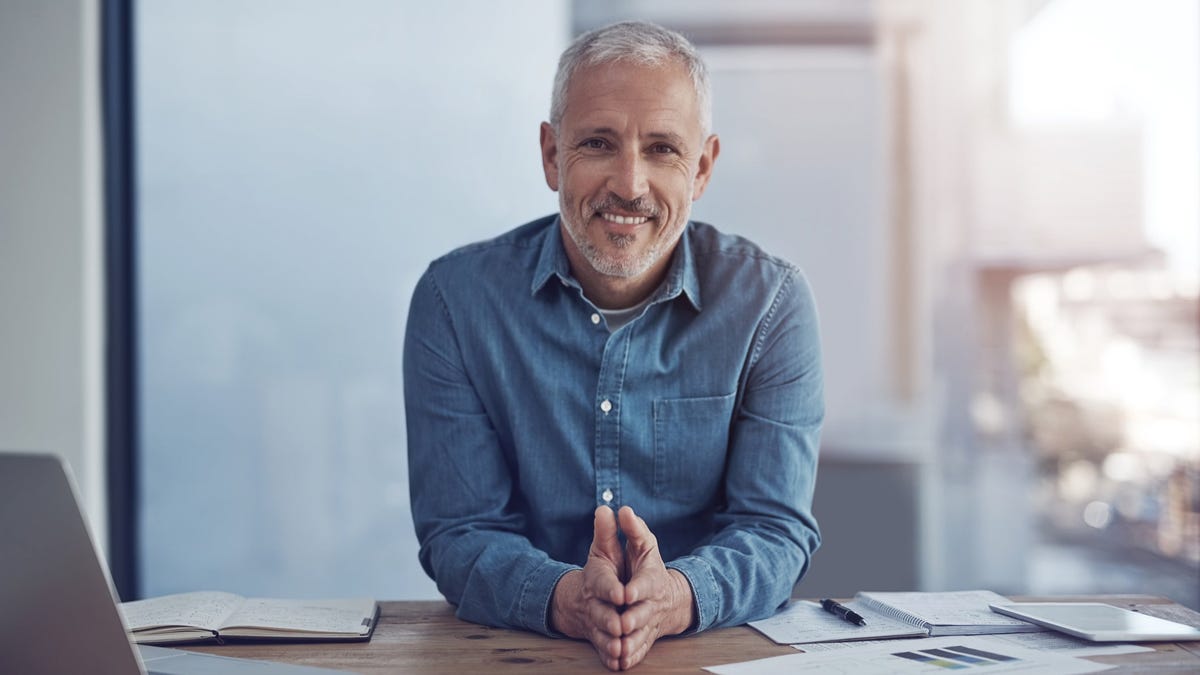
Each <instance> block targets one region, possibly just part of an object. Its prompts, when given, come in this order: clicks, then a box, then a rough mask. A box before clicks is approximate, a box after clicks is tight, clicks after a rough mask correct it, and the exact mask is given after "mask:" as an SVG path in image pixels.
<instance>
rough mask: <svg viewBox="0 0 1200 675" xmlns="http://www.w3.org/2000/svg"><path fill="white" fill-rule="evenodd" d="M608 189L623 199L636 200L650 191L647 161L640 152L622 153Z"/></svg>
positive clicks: (610, 177)
mask: <svg viewBox="0 0 1200 675" xmlns="http://www.w3.org/2000/svg"><path fill="white" fill-rule="evenodd" d="M608 189H609V190H610V191H612V193H613V194H615V195H617V196H618V197H620V198H621V199H626V200H630V201H632V200H634V199H637V198H638V197H643V196H645V195H646V193H647V192H649V190H650V186H649V183H648V181H647V177H646V160H645V158H643V157H642V156H641V154H640V153H638V152H622V153H621V154H620V155H618V156H617V157H616V159H615V166H614V167H613V170H612V173H611V174H610V175H609V179H608Z"/></svg>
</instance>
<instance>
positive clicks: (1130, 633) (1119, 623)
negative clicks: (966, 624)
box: [991, 602, 1200, 642]
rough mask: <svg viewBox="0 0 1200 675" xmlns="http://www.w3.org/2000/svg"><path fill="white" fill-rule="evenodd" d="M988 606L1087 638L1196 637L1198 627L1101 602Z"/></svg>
mask: <svg viewBox="0 0 1200 675" xmlns="http://www.w3.org/2000/svg"><path fill="white" fill-rule="evenodd" d="M991 608H992V609H993V610H994V611H996V612H999V613H1001V614H1005V615H1007V616H1011V617H1015V618H1018V619H1024V620H1026V621H1031V622H1033V623H1036V624H1039V625H1042V626H1046V627H1048V628H1054V629H1056V630H1061V631H1063V632H1065V633H1068V634H1070V635H1075V636H1078V637H1082V638H1086V639H1088V640H1096V641H1114V640H1121V641H1129V642H1136V641H1139V640H1200V629H1196V628H1192V627H1191V626H1187V625H1184V624H1181V623H1176V622H1174V621H1167V620H1166V619H1159V618H1157V617H1153V616H1148V615H1146V614H1139V613H1138V612H1131V611H1129V610H1127V609H1121V608H1119V607H1113V606H1112V605H1105V604H1102V603H1095V602H1025V603H1019V604H1009V605H991Z"/></svg>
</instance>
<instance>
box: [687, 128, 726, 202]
mask: <svg viewBox="0 0 1200 675" xmlns="http://www.w3.org/2000/svg"><path fill="white" fill-rule="evenodd" d="M719 154H721V139H719V138H717V135H716V134H713V135H711V136H709V137H708V138H707V139H706V140H705V141H704V152H702V153H701V154H700V166H699V167H698V168H697V169H696V178H695V179H693V181H692V201H696V200H697V199H700V195H702V194H704V189H705V188H707V187H708V181H709V179H711V178H712V172H713V165H714V164H716V163H717V155H719Z"/></svg>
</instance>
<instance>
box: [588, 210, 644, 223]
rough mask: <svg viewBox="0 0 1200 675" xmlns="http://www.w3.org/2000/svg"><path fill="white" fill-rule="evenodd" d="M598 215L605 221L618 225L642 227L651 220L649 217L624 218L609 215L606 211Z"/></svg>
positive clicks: (612, 214) (613, 214)
mask: <svg viewBox="0 0 1200 675" xmlns="http://www.w3.org/2000/svg"><path fill="white" fill-rule="evenodd" d="M597 215H599V216H600V217H601V218H603V219H604V220H607V221H608V222H610V223H615V224H617V225H641V224H642V223H644V222H646V221H648V220H650V218H649V217H647V216H622V215H620V214H617V213H608V212H606V211H602V212H600V213H599V214H597Z"/></svg>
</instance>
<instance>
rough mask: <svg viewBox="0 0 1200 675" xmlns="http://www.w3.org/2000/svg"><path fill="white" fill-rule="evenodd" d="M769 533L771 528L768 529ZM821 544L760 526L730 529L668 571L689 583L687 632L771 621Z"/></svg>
mask: <svg viewBox="0 0 1200 675" xmlns="http://www.w3.org/2000/svg"><path fill="white" fill-rule="evenodd" d="M772 529H773V528H772ZM818 542H819V538H818V536H817V534H816V532H815V530H814V531H810V533H809V535H808V536H803V535H801V536H800V537H799V538H797V537H796V535H795V534H783V533H782V532H778V531H771V529H767V528H763V527H761V526H760V525H754V524H745V525H738V524H735V525H730V526H727V527H725V528H724V529H722V530H721V531H720V532H719V533H718V534H717V535H716V536H715V537H714V538H713V539H712V540H710V541H709V543H707V544H706V545H704V546H701V547H699V548H697V549H696V550H695V551H693V552H692V553H691V554H689V555H686V556H683V557H680V558H677V559H675V560H673V561H671V562H669V563H667V567H668V568H670V569H671V570H673V571H677V572H679V573H681V574H682V575H684V576H685V577H686V578H687V581H688V583H689V585H690V587H691V591H692V592H693V593H694V595H695V611H696V617H695V621H694V622H693V623H692V624H691V627H690V629H689V630H690V632H698V631H702V630H707V629H709V628H722V627H726V626H736V625H739V624H743V623H746V622H747V621H753V620H755V619H760V618H763V617H765V616H768V615H770V614H771V613H772V612H773V611H774V610H775V609H776V608H778V607H779V606H780V605H782V604H783V603H785V602H786V601H787V600H788V598H789V597H790V596H791V593H792V588H793V586H794V585H795V583H796V582H797V581H798V580H799V579H800V577H801V576H802V575H803V574H804V572H805V571H807V569H808V566H809V561H810V559H811V554H812V552H813V551H814V550H815V549H816V547H817V543H818Z"/></svg>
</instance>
